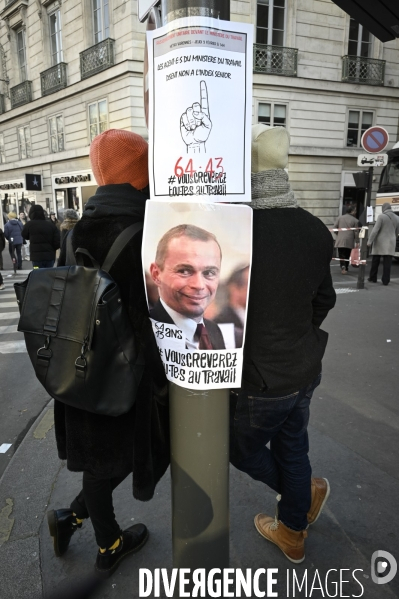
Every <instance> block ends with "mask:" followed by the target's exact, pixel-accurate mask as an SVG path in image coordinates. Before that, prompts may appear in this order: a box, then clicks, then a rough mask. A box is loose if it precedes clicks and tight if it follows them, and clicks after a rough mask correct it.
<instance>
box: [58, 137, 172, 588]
mask: <svg viewBox="0 0 399 599" xmlns="http://www.w3.org/2000/svg"><path fill="white" fill-rule="evenodd" d="M147 160H148V144H147V142H146V141H145V140H144V139H143V138H142V137H140V136H139V135H137V134H135V133H132V132H129V131H124V130H115V129H111V130H108V131H105V132H104V133H102V134H101V135H98V136H97V137H96V138H95V139H94V140H93V142H92V143H91V146H90V161H91V166H92V170H93V173H94V176H95V178H96V181H97V183H98V184H99V187H98V189H97V191H96V194H95V195H94V196H93V197H91V198H90V199H89V201H88V203H87V205H86V208H85V211H84V213H83V216H82V218H81V220H80V221H79V222H78V223H77V224H76V225H75V228H74V231H73V235H72V247H73V250H74V251H76V249H77V248H78V247H80V248H84V249H85V250H87V251H88V252H89V253H90V254H91V256H93V258H94V259H95V260H97V261H98V262H99V264H102V263H103V261H104V259H105V257H106V256H107V253H108V251H109V249H110V248H111V246H112V244H113V242H114V241H115V239H116V238H117V237H118V236H119V234H120V233H121V231H123V230H124V229H126V228H127V227H129V226H130V225H133V224H135V223H141V222H143V220H144V213H145V204H146V199H147V198H148V197H149V196H148V188H147V186H148V162H147ZM142 190H144V191H142ZM141 239H142V234H141V233H138V234H136V235H135V236H134V237H133V238H132V239H131V241H130V242H129V243H128V244H127V245H126V247H125V248H124V250H123V251H122V252H121V254H120V255H119V256H118V258H117V259H116V260H115V262H114V265H113V266H112V267H111V269H110V274H111V276H112V277H113V278H114V280H115V282H116V283H117V285H118V287H119V290H120V293H121V298H122V302H123V304H124V305H125V306H126V308H127V309H128V314H129V318H130V320H131V323H132V327H133V330H134V333H135V335H136V336H137V344H138V346H140V347H142V348H143V351H144V354H145V357H146V365H145V369H144V374H143V377H142V380H141V383H140V388H139V390H138V392H137V399H136V402H135V404H134V406H133V408H132V409H131V410H130V411H129V412H127V413H126V414H123V415H121V416H117V417H112V416H106V415H99V414H93V413H89V412H86V411H83V410H80V409H77V408H75V407H72V406H68V405H65V404H63V403H61V402H59V401H57V400H56V401H55V406H54V418H55V434H56V441H57V447H58V455H59V457H60V459H62V460H66V461H67V467H68V469H69V470H71V471H73V472H83V487H82V490H81V492H80V493H79V495H78V496H77V497H76V498H75V499H73V501H72V503H71V504H70V507H69V508H62V509H56V510H52V511H51V512H49V514H48V522H49V527H50V534H51V536H52V537H53V541H54V550H55V553H56V555H57V556H61V555H63V553H64V552H65V551H66V550H67V548H68V545H69V542H70V539H71V537H72V535H73V534H74V532H75V531H76V530H77V529H78V528H80V527H81V525H82V522H83V521H84V520H85V519H86V518H90V519H91V523H92V525H93V528H94V532H95V537H96V541H97V544H98V547H99V548H98V552H97V558H96V563H95V570H96V572H97V573H98V574H99V575H100V576H101V577H104V578H106V577H108V576H110V575H111V574H112V573H113V572H114V571H115V569H116V568H117V567H118V565H119V563H120V561H121V560H122V559H123V558H125V557H126V556H127V555H129V554H131V553H134V552H136V551H138V550H140V549H141V548H142V547H143V545H144V544H145V543H146V541H147V539H148V530H147V527H146V526H145V525H144V524H135V525H133V526H129V527H128V528H127V529H125V530H123V531H122V530H121V527H120V525H119V523H118V522H117V520H116V518H115V514H114V508H113V501H112V492H113V490H114V489H115V488H116V487H117V486H118V485H119V484H120V483H121V482H122V481H123V480H124V479H125V478H126V477H127V476H128V475H129V474H130V473H133V496H134V497H135V498H136V499H139V500H143V501H146V500H149V499H151V498H152V497H153V495H154V490H155V486H156V484H157V483H158V481H159V480H160V478H161V477H162V476H163V474H164V472H165V471H166V469H167V467H168V465H169V411H168V403H167V384H166V377H165V372H164V369H163V366H162V362H161V359H160V356H159V353H158V350H157V346H156V342H155V339H154V335H153V333H152V327H151V323H150V320H149V317H148V309H147V304H146V296H145V290H144V281H143V270H142V262H141ZM65 246H66V244H64V246H63V247H62V249H61V254H60V260H59V265H60V266H63V265H65V262H66V247H65ZM77 309H78V307H77ZM60 376H62V373H60Z"/></svg>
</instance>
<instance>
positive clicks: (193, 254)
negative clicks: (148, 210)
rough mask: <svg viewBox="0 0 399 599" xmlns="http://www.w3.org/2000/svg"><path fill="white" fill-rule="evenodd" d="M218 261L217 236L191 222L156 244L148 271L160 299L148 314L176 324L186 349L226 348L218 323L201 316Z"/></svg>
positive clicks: (211, 295) (212, 292)
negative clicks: (182, 336) (155, 250)
mask: <svg viewBox="0 0 399 599" xmlns="http://www.w3.org/2000/svg"><path fill="white" fill-rule="evenodd" d="M221 261H222V251H221V249H220V245H219V243H218V241H217V239H216V237H215V236H214V235H213V234H212V233H209V232H208V231H205V229H201V228H200V227H196V226H194V225H178V226H177V227H173V228H172V229H170V230H169V231H167V232H166V233H165V235H164V236H163V237H162V238H161V240H160V241H159V243H158V247H157V252H156V256H155V262H153V263H152V264H151V266H150V273H151V277H152V279H153V281H154V283H155V285H156V286H157V287H158V291H159V300H158V301H157V303H156V304H155V306H154V308H153V309H152V310H150V317H151V318H152V319H154V320H156V321H158V322H163V323H166V324H174V325H176V326H177V327H179V328H180V329H181V330H182V331H183V333H184V335H185V338H186V348H187V349H192V350H196V349H203V350H212V349H225V344H224V341H223V336H222V333H221V331H220V329H219V327H218V326H217V324H215V323H214V322H212V321H211V320H208V319H204V312H205V310H206V308H207V307H208V306H209V304H210V303H211V302H212V301H213V300H214V299H215V296H216V291H217V288H218V285H219V279H220V266H221Z"/></svg>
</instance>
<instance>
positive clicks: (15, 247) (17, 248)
mask: <svg viewBox="0 0 399 599" xmlns="http://www.w3.org/2000/svg"><path fill="white" fill-rule="evenodd" d="M21 248H22V243H17V244H14V243H9V244H8V251H9V252H10V256H11V260H13V259H14V258H15V259H16V261H17V268H18V270H21V268H22V253H21ZM14 252H16V254H17V256H16V257H15V254H14Z"/></svg>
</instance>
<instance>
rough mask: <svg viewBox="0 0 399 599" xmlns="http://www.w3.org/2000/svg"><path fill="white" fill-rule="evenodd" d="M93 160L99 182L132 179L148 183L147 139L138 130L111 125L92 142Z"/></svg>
mask: <svg viewBox="0 0 399 599" xmlns="http://www.w3.org/2000/svg"><path fill="white" fill-rule="evenodd" d="M90 162H91V167H92V169H93V173H94V176H95V178H96V181H97V183H98V185H112V184H115V183H130V185H133V187H135V188H136V189H143V188H144V187H146V186H147V185H148V143H147V142H146V141H145V139H143V138H142V137H141V136H140V135H137V133H133V132H132V131H125V130H124V129H108V131H104V133H101V134H100V135H97V136H96V137H95V138H94V139H93V141H92V143H91V146H90Z"/></svg>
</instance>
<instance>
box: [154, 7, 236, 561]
mask: <svg viewBox="0 0 399 599" xmlns="http://www.w3.org/2000/svg"><path fill="white" fill-rule="evenodd" d="M161 12H162V23H163V25H165V24H166V23H169V22H171V21H173V20H175V19H178V18H181V17H188V16H202V17H213V18H216V19H222V20H227V21H228V20H230V0H162V10H161ZM169 393H170V433H171V475H172V545H173V566H174V567H175V568H191V569H192V570H194V569H196V568H205V569H206V570H210V569H211V568H221V569H222V568H226V567H228V565H229V390H228V389H221V390H217V391H215V390H203V391H192V390H189V389H184V388H183V387H180V386H178V385H175V384H170V386H169Z"/></svg>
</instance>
